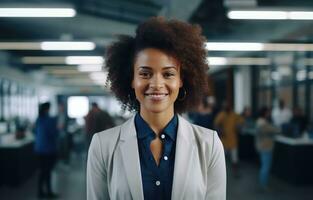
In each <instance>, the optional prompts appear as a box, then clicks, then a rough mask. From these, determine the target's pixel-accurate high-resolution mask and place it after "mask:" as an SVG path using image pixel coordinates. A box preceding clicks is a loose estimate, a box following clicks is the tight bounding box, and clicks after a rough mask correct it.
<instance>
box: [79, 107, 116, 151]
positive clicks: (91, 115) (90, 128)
mask: <svg viewBox="0 0 313 200" xmlns="http://www.w3.org/2000/svg"><path fill="white" fill-rule="evenodd" d="M85 122H86V123H85V124H86V134H87V147H89V145H90V142H91V139H92V136H93V135H94V134H95V133H98V132H100V131H103V130H106V129H108V128H111V127H113V126H114V120H113V118H112V117H111V116H110V115H109V113H107V112H106V111H104V110H102V109H100V108H99V106H98V104H97V103H95V102H93V103H92V104H91V109H90V111H89V112H88V114H87V116H86V117H85Z"/></svg>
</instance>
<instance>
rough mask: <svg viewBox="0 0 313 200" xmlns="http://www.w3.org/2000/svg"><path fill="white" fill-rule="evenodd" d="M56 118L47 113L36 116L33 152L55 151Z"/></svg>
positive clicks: (52, 152) (48, 152) (46, 152)
mask: <svg viewBox="0 0 313 200" xmlns="http://www.w3.org/2000/svg"><path fill="white" fill-rule="evenodd" d="M57 136H58V131H57V125H56V119H55V118H52V117H50V116H48V115H46V116H40V117H38V119H37V121H36V125H35V137H36V138H35V152H36V153H38V154H54V153H56V152H57Z"/></svg>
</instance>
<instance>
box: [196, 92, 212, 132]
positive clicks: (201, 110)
mask: <svg viewBox="0 0 313 200" xmlns="http://www.w3.org/2000/svg"><path fill="white" fill-rule="evenodd" d="M215 111H216V110H215V108H214V104H213V103H212V102H209V101H208V99H207V98H204V99H203V100H202V102H201V103H200V105H199V107H198V111H197V112H195V113H193V114H192V121H193V123H194V124H196V125H198V126H202V127H204V128H208V129H213V126H214V118H215V116H216V114H217V113H216V112H215Z"/></svg>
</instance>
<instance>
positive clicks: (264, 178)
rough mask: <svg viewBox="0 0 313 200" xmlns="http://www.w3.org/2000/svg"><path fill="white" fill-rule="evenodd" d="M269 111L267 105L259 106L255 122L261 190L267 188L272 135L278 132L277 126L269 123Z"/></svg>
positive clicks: (270, 163)
mask: <svg viewBox="0 0 313 200" xmlns="http://www.w3.org/2000/svg"><path fill="white" fill-rule="evenodd" d="M270 116H271V111H270V109H269V108H268V107H263V108H261V110H260V112H259V117H258V119H257V122H256V126H257V134H256V137H255V142H256V149H257V151H258V153H259V156H260V162H261V167H260V172H259V183H260V186H261V189H262V190H267V189H268V180H269V174H270V169H271V165H272V152H273V148H274V136H275V134H278V133H279V131H280V130H279V128H277V127H275V126H273V125H272V124H271V123H270Z"/></svg>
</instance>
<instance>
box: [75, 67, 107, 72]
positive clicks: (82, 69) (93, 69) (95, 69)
mask: <svg viewBox="0 0 313 200" xmlns="http://www.w3.org/2000/svg"><path fill="white" fill-rule="evenodd" d="M77 69H78V71H80V72H101V71H102V65H79V66H78V68H77Z"/></svg>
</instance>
